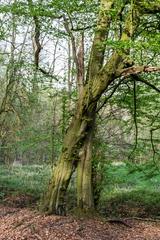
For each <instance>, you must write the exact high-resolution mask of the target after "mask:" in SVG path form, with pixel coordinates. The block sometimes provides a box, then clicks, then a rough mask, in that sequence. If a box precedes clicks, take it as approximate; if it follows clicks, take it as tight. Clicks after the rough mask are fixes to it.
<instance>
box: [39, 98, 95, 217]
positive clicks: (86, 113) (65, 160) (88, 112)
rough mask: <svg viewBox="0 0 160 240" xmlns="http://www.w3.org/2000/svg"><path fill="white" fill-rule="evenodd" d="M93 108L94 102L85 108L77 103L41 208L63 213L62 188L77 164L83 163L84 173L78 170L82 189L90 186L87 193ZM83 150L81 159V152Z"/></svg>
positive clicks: (82, 103)
mask: <svg viewBox="0 0 160 240" xmlns="http://www.w3.org/2000/svg"><path fill="white" fill-rule="evenodd" d="M95 107H96V105H95V104H91V105H90V107H89V106H88V107H87V105H85V104H84V102H82V101H80V102H79V103H78V106H77V113H76V114H75V117H73V119H72V122H71V124H70V126H69V128H68V131H67V134H66V136H65V138H64V143H63V148H62V152H61V155H60V158H59V160H58V162H57V165H56V166H55V167H54V170H53V175H52V179H51V181H50V184H49V188H48V191H47V193H46V195H45V196H44V201H43V203H42V206H41V209H42V210H43V211H45V212H47V213H56V214H61V215H62V214H65V209H66V206H65V205H66V191H67V187H68V184H69V181H70V179H71V176H72V174H73V172H74V171H75V169H76V168H77V165H79V166H81V164H82V165H83V164H85V171H84V172H83V171H82V168H79V171H82V172H83V190H84V189H85V187H86V186H88V187H87V188H90V192H91V162H90V154H91V153H90V143H89V142H90V139H91V132H92V124H93V113H94V114H95ZM89 136H90V137H89ZM88 143H89V144H88ZM82 152H83V153H82ZM84 153H85V155H84V159H83V157H82V155H83V154H84ZM81 160H82V161H81ZM83 160H85V161H83ZM80 169H81V170H80ZM78 175H79V174H78ZM86 203H87V202H86ZM87 205H88V203H87ZM89 206H90V204H89ZM87 207H88V206H87Z"/></svg>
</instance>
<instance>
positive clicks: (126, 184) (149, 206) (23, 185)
mask: <svg viewBox="0 0 160 240" xmlns="http://www.w3.org/2000/svg"><path fill="white" fill-rule="evenodd" d="M104 172H105V178H104V181H103V191H102V194H101V198H100V204H99V209H100V211H101V212H102V213H104V214H105V215H107V216H140V217H144V216H155V215H156V216H157V215H158V214H160V172H159V170H157V169H156V168H155V166H154V165H152V164H144V165H139V166H138V167H135V166H134V165H122V166H113V165H111V164H110V165H106V166H105V168H104ZM50 175H51V169H50V167H49V166H47V165H44V166H41V165H32V166H19V167H18V166H15V167H12V168H7V167H5V166H3V165H1V166H0V199H3V198H4V197H6V196H8V195H29V196H32V197H33V198H36V199H37V200H38V199H40V197H41V194H42V193H43V192H44V189H45V188H46V186H47V184H48V181H49V178H50ZM71 190H72V191H73V186H72V188H71ZM72 191H71V192H72ZM73 192H74V196H72V203H74V204H75V201H74V200H73V198H75V191H73ZM71 195H73V194H72V193H71ZM69 199H70V198H69ZM72 203H70V204H71V205H72Z"/></svg>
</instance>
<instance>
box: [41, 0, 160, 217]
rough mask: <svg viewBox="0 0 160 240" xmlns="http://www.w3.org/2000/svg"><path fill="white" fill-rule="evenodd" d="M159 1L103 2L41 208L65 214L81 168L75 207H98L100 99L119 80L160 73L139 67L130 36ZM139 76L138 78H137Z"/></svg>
mask: <svg viewBox="0 0 160 240" xmlns="http://www.w3.org/2000/svg"><path fill="white" fill-rule="evenodd" d="M159 9H160V5H159V2H158V3H157V1H152V2H151V3H150V2H149V1H140V2H139V1H131V2H129V1H127V0H126V1H114V0H110V1H107V0H101V2H100V7H99V14H98V21H97V26H96V28H95V34H94V39H93V43H92V48H91V52H90V57H89V64H88V69H87V75H86V79H85V83H84V84H83V88H82V91H81V95H79V98H78V101H77V106H76V110H75V114H74V116H73V118H72V121H71V123H70V125H69V127H68V130H67V133H66V135H65V137H64V142H63V147H62V152H61V154H60V157H59V160H58V162H57V165H56V167H55V168H54V170H53V176H52V179H51V182H50V185H49V189H48V191H47V194H46V195H45V199H44V203H43V206H42V209H43V210H44V211H47V212H48V213H56V214H62V213H63V212H64V209H65V201H66V200H65V197H66V191H67V187H68V184H69V181H70V179H71V176H72V174H73V172H74V171H75V169H76V168H77V166H79V168H78V173H77V179H78V188H77V191H78V193H77V196H78V197H77V198H78V202H77V205H78V207H79V208H81V209H83V210H89V209H91V208H93V207H94V203H93V196H92V186H91V146H92V143H91V142H92V135H93V132H94V123H95V118H96V111H97V103H98V101H99V99H100V97H101V96H102V94H103V93H104V92H105V91H106V90H107V88H108V86H109V85H111V84H112V83H113V82H114V81H116V79H121V81H123V80H124V79H125V78H127V77H130V76H133V77H134V76H136V77H137V76H139V74H141V73H150V72H155V71H159V70H160V68H159V67H151V66H137V65H136V63H135V62H134V59H132V58H131V57H132V54H131V52H130V49H131V46H130V43H132V40H133V39H134V38H135V36H136V35H138V36H139V34H138V25H139V24H140V21H141V17H140V15H141V14H156V13H157V12H158V11H159ZM120 18H122V22H121V23H120V26H119V33H118V48H115V49H112V51H111V52H110V54H109V57H108V59H106V58H105V51H106V46H107V40H109V39H110V34H111V32H112V27H113V24H114V23H117V19H120ZM135 80H136V78H135Z"/></svg>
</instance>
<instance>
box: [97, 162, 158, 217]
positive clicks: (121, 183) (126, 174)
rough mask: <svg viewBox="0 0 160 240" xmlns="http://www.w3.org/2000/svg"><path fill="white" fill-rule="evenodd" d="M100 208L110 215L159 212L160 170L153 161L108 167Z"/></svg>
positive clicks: (156, 214) (155, 213)
mask: <svg viewBox="0 0 160 240" xmlns="http://www.w3.org/2000/svg"><path fill="white" fill-rule="evenodd" d="M103 185H104V188H103V191H102V194H101V199H100V204H99V208H100V209H101V210H102V211H103V213H104V214H105V215H107V216H111V215H113V216H139V217H145V216H158V215H160V170H159V169H158V168H157V167H155V165H154V164H152V163H149V164H141V165H137V166H134V165H131V164H130V165H121V166H112V165H109V166H106V168H105V179H104V182H103Z"/></svg>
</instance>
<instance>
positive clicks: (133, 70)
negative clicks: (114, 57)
mask: <svg viewBox="0 0 160 240" xmlns="http://www.w3.org/2000/svg"><path fill="white" fill-rule="evenodd" d="M152 72H160V67H157V66H155V67H152V66H136V65H134V66H132V67H129V68H125V69H122V70H121V71H120V72H119V73H118V74H117V75H119V76H118V77H120V76H123V77H129V76H131V75H136V74H139V73H152Z"/></svg>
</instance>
